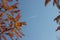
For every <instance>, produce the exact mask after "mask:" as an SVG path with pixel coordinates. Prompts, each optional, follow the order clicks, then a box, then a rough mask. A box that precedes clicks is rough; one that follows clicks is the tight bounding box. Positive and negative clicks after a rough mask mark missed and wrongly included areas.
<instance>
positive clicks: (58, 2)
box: [45, 0, 60, 9]
mask: <svg viewBox="0 0 60 40" xmlns="http://www.w3.org/2000/svg"><path fill="white" fill-rule="evenodd" d="M50 1H51V0H45V6H46V5H47V4H48V3H49V2H50ZM55 4H56V6H57V8H58V9H60V0H53V6H54V5H55Z"/></svg>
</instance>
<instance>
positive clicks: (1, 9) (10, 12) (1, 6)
mask: <svg viewBox="0 0 60 40" xmlns="http://www.w3.org/2000/svg"><path fill="white" fill-rule="evenodd" d="M14 1H16V3H14V4H13V5H9V4H8V3H10V2H13V0H1V3H0V40H2V38H3V39H4V40H7V38H6V36H5V35H8V36H9V37H10V38H11V39H12V40H14V39H13V37H14V35H15V36H16V40H17V39H18V38H19V37H20V38H22V36H24V34H23V33H22V31H21V27H22V25H26V22H20V21H19V19H20V18H21V15H20V10H19V9H18V7H17V5H18V4H19V2H18V1H19V0H14ZM15 14H16V17H15V16H14V15H15Z"/></svg>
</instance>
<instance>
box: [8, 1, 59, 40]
mask: <svg viewBox="0 0 60 40" xmlns="http://www.w3.org/2000/svg"><path fill="white" fill-rule="evenodd" d="M44 1H45V0H19V2H20V4H19V6H18V7H19V9H20V10H21V19H20V21H26V23H27V25H26V26H23V28H22V31H23V33H24V34H25V36H24V37H23V38H21V40H57V38H58V37H60V31H58V32H56V31H55V30H56V28H57V27H58V26H59V25H58V24H57V23H56V22H54V21H53V19H54V18H55V17H57V16H58V15H59V10H58V8H57V7H56V6H53V0H52V1H51V2H50V3H49V4H48V5H47V6H46V7H45V5H44ZM11 5H12V3H11ZM8 40H10V38H8Z"/></svg>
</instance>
